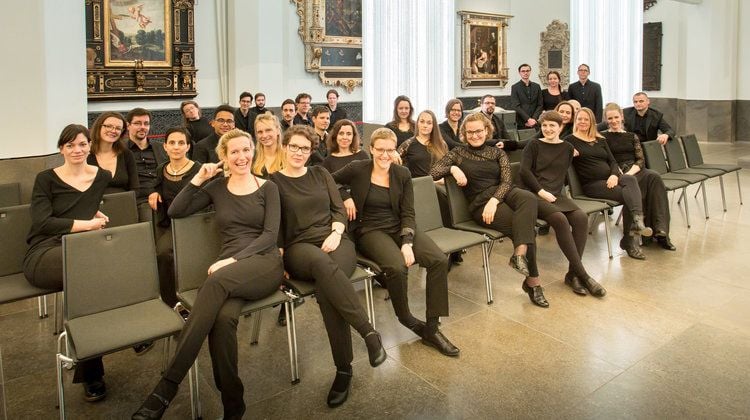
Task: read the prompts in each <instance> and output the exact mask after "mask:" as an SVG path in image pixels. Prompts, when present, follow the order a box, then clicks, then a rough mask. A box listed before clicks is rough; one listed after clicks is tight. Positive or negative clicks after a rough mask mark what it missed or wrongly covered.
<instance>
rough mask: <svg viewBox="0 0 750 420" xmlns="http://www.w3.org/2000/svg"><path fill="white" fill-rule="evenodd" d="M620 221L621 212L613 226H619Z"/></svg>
mask: <svg viewBox="0 0 750 420" xmlns="http://www.w3.org/2000/svg"><path fill="white" fill-rule="evenodd" d="M605 217H606V216H605ZM621 220H622V212H620V215H619V216H617V220H615V226H620V221H621Z"/></svg>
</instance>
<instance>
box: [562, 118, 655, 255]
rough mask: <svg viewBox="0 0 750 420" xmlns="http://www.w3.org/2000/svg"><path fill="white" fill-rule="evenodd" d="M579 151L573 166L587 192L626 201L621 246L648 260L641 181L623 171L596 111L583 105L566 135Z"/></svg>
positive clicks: (594, 195) (609, 198) (647, 230)
mask: <svg viewBox="0 0 750 420" xmlns="http://www.w3.org/2000/svg"><path fill="white" fill-rule="evenodd" d="M565 140H567V141H568V142H570V144H572V145H573V147H574V148H575V149H576V150H577V151H578V154H577V156H576V157H575V158H573V166H574V167H575V170H576V173H578V176H579V177H580V179H581V186H582V187H583V192H584V194H586V195H588V196H589V197H593V198H603V199H605V200H614V201H617V202H620V203H622V204H623V206H624V208H623V215H622V227H623V230H624V235H623V238H622V240H621V241H620V247H621V248H622V249H624V250H625V251H627V253H628V255H629V256H630V257H631V258H636V259H645V258H646V257H645V256H644V255H643V252H642V251H641V249H640V247H639V246H638V243H639V242H640V235H644V236H651V234H652V230H651V228H648V227H646V226H645V225H644V224H643V205H642V203H641V190H640V188H638V180H636V179H635V177H634V176H633V175H629V174H623V173H622V171H620V167H619V166H617V161H616V160H615V158H614V157H613V156H612V152H611V151H610V150H609V147H608V146H607V142H606V141H605V140H604V137H603V136H602V135H601V134H599V131H598V130H597V129H596V119H595V118H594V112H593V111H591V110H590V109H588V108H581V110H580V111H578V112H577V113H576V118H575V128H574V131H573V134H571V135H570V136H568V137H566V138H565Z"/></svg>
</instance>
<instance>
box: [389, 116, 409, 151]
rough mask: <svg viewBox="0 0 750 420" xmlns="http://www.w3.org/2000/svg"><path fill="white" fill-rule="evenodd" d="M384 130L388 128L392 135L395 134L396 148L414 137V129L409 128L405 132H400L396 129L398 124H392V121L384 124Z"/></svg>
mask: <svg viewBox="0 0 750 420" xmlns="http://www.w3.org/2000/svg"><path fill="white" fill-rule="evenodd" d="M385 128H390V129H391V130H393V132H394V133H396V146H401V143H403V142H405V141H406V140H409V139H410V138H412V137H414V128H409V129H408V130H406V131H401V129H400V128H398V123H394V122H393V121H391V122H389V123H388V124H386V125H385Z"/></svg>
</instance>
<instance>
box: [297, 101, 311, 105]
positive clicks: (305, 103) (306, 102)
mask: <svg viewBox="0 0 750 420" xmlns="http://www.w3.org/2000/svg"><path fill="white" fill-rule="evenodd" d="M299 104H300V105H310V101H304V102H300V103H299Z"/></svg>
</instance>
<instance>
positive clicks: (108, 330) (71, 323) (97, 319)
mask: <svg viewBox="0 0 750 420" xmlns="http://www.w3.org/2000/svg"><path fill="white" fill-rule="evenodd" d="M182 325H183V320H182V318H181V317H180V316H179V315H177V313H175V312H174V311H173V310H172V309H171V308H170V307H169V306H167V305H166V304H165V303H164V302H162V301H161V299H151V300H147V301H144V302H140V303H136V304H135V305H128V306H124V307H121V308H117V309H112V310H109V311H105V312H99V313H95V314H91V315H86V316H82V317H79V318H75V319H72V320H68V321H67V322H66V324H65V330H66V331H67V333H68V339H69V340H70V342H71V343H72V346H71V349H70V351H71V354H70V356H71V357H73V358H74V359H77V360H85V359H89V358H91V357H94V356H99V355H104V354H107V353H112V352H115V351H118V350H122V349H126V348H128V347H132V346H133V345H135V344H139V343H143V342H146V341H150V340H156V339H159V338H163V337H167V336H170V335H174V334H176V333H177V332H179V331H180V330H181V329H182Z"/></svg>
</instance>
